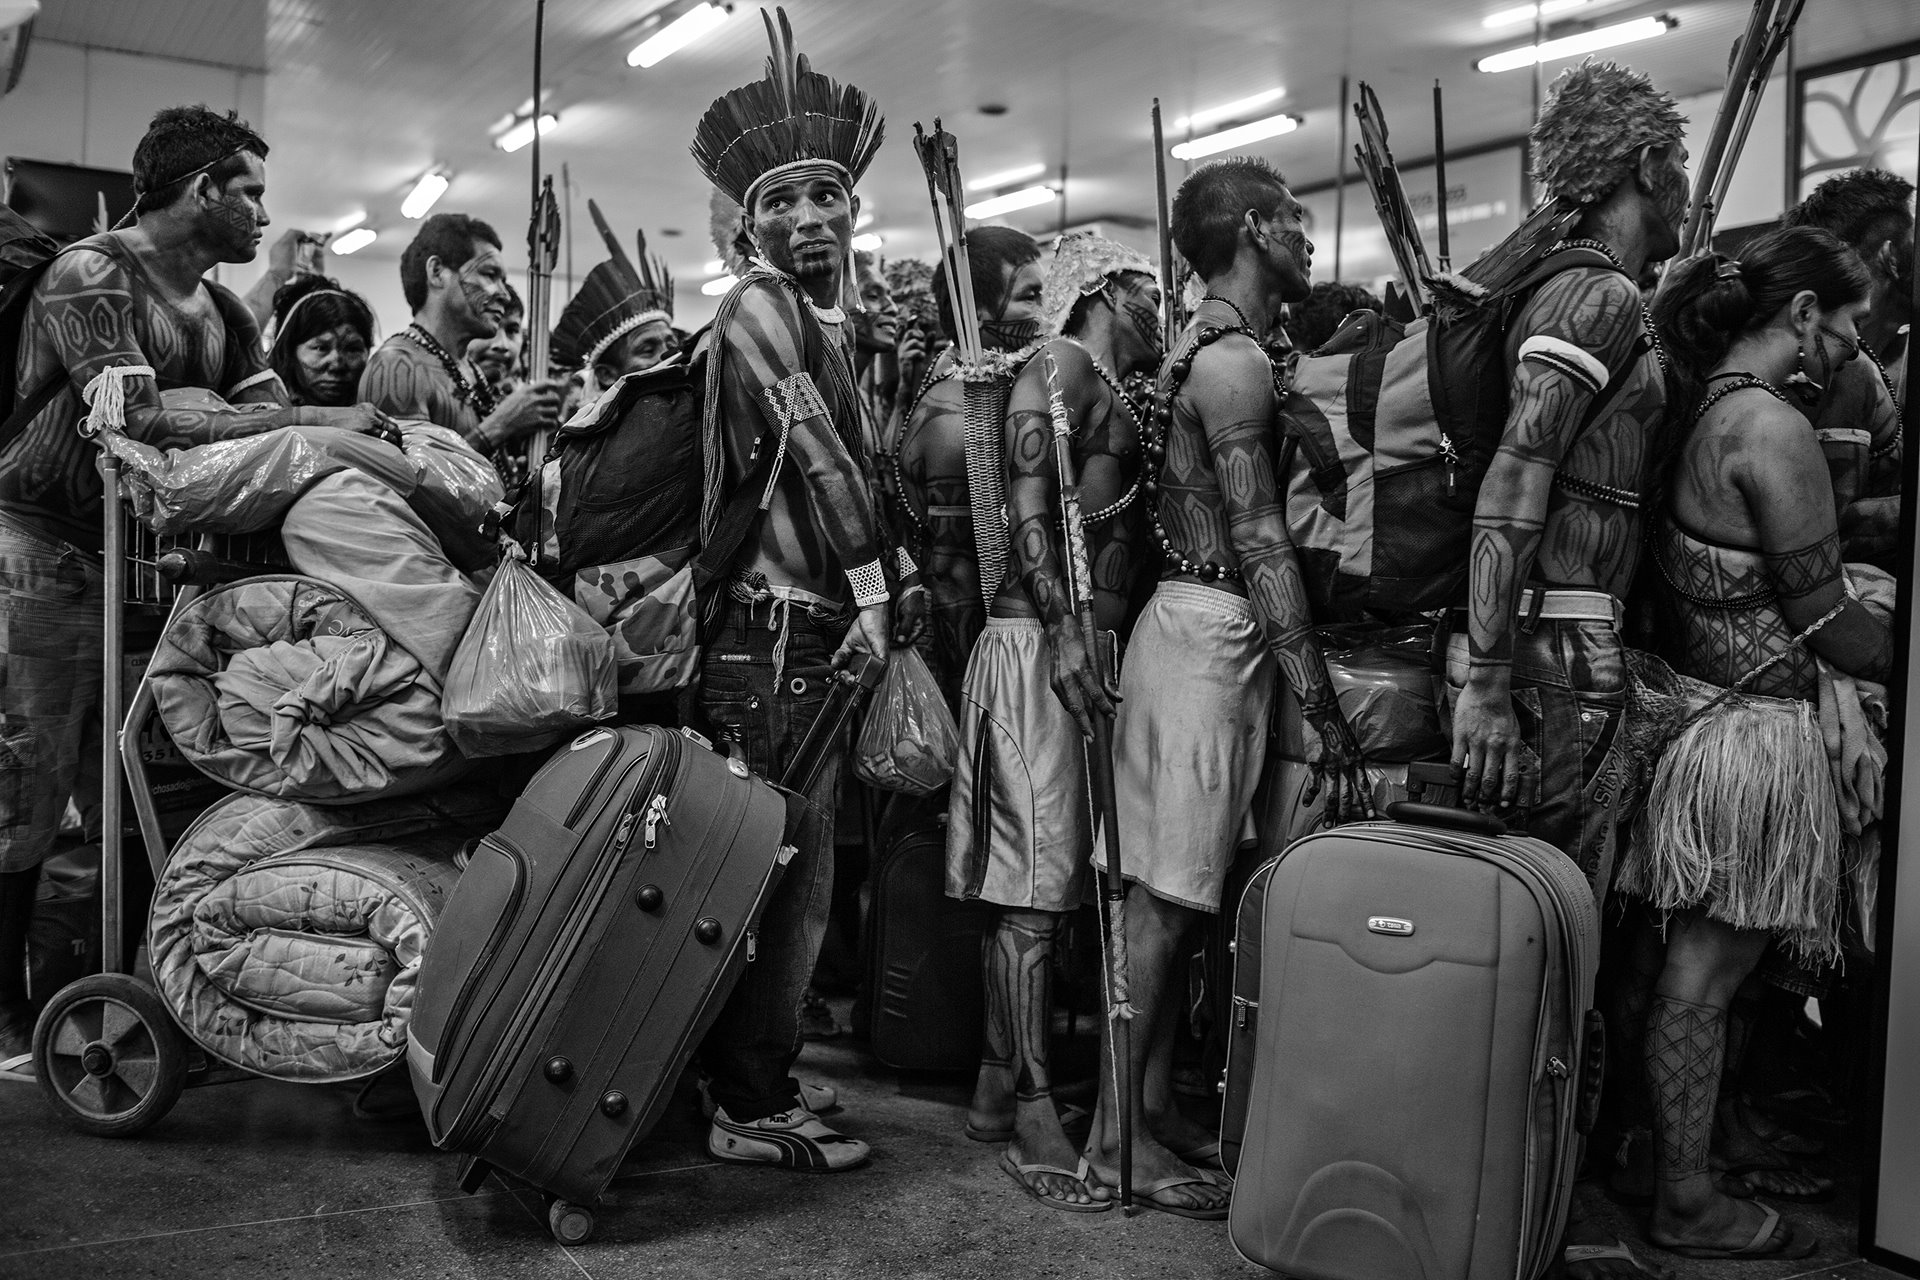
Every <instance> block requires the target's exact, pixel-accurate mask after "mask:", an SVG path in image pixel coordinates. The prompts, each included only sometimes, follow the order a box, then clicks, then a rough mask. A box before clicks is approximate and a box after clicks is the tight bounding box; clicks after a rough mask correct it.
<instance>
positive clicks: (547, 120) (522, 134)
mask: <svg viewBox="0 0 1920 1280" xmlns="http://www.w3.org/2000/svg"><path fill="white" fill-rule="evenodd" d="M559 123H560V117H559V116H556V115H552V114H548V115H543V116H541V117H540V136H541V137H543V138H544V137H546V136H547V135H548V134H550V133H552V132H553V128H554V126H555V125H557V124H559ZM532 141H533V121H532V119H530V118H529V119H525V120H520V121H517V122H516V123H515V124H514V126H513V127H512V128H511V129H508V130H507V131H506V132H505V133H503V134H501V135H500V136H499V137H497V138H495V139H494V140H493V145H494V146H496V147H498V148H500V149H501V150H502V151H505V152H506V153H508V154H509V155H511V154H512V153H514V152H515V151H518V150H519V149H520V148H522V147H524V146H526V145H527V144H528V143H529V142H532Z"/></svg>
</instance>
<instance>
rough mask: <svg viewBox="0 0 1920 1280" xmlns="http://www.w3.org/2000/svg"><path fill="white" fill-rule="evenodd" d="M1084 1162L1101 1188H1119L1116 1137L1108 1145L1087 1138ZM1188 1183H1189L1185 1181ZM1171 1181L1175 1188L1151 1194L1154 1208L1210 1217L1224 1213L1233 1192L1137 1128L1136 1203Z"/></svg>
mask: <svg viewBox="0 0 1920 1280" xmlns="http://www.w3.org/2000/svg"><path fill="white" fill-rule="evenodd" d="M1086 1157H1087V1162H1088V1163H1089V1164H1091V1165H1092V1166H1093V1173H1094V1176H1095V1177H1096V1178H1098V1179H1099V1180H1100V1182H1101V1183H1102V1185H1104V1186H1106V1187H1109V1188H1113V1189H1114V1190H1115V1191H1117V1190H1118V1189H1119V1186H1120V1142H1119V1139H1118V1137H1117V1136H1116V1137H1115V1138H1114V1139H1113V1140H1112V1141H1111V1142H1108V1141H1105V1140H1102V1139H1100V1138H1099V1137H1097V1136H1096V1137H1092V1138H1089V1140H1088V1142H1087V1151H1086ZM1188 1179H1191V1181H1187V1180H1188ZM1169 1180H1172V1181H1174V1182H1176V1183H1177V1184H1178V1185H1174V1186H1169V1187H1166V1188H1164V1189H1162V1190H1160V1191H1158V1192H1156V1193H1155V1194H1154V1197H1153V1198H1154V1201H1155V1204H1156V1207H1159V1208H1167V1207H1169V1206H1171V1207H1173V1208H1176V1209H1184V1210H1188V1211H1198V1212H1203V1213H1212V1212H1219V1211H1223V1210H1225V1209H1226V1207H1227V1203H1228V1201H1229V1200H1231V1199H1232V1198H1233V1196H1232V1191H1231V1190H1230V1189H1229V1188H1227V1187H1224V1186H1222V1185H1221V1184H1220V1183H1218V1182H1215V1181H1214V1180H1213V1179H1212V1178H1211V1177H1209V1176H1208V1174H1207V1171H1206V1170H1204V1169H1196V1168H1194V1167H1193V1166H1192V1165H1190V1164H1188V1163H1187V1162H1186V1161H1184V1160H1182V1159H1180V1158H1179V1157H1178V1156H1176V1155H1174V1154H1173V1152H1171V1151H1169V1150H1167V1149H1166V1148H1165V1147H1163V1146H1161V1145H1160V1143H1159V1142H1158V1141H1156V1140H1155V1139H1154V1138H1153V1137H1152V1136H1151V1135H1150V1134H1148V1133H1145V1132H1142V1130H1141V1128H1138V1127H1136V1128H1135V1129H1134V1133H1133V1186H1134V1192H1135V1199H1138V1198H1139V1191H1140V1189H1141V1188H1143V1187H1150V1186H1152V1185H1153V1184H1154V1183H1156V1182H1165V1181H1169Z"/></svg>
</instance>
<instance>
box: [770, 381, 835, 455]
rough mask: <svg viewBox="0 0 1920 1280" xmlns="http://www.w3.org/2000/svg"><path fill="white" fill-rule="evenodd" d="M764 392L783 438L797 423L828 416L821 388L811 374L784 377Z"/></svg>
mask: <svg viewBox="0 0 1920 1280" xmlns="http://www.w3.org/2000/svg"><path fill="white" fill-rule="evenodd" d="M764 394H765V395H766V397H767V404H768V405H769V406H770V407H771V408H772V409H773V420H774V421H775V422H776V423H778V424H779V426H780V437H781V439H783V440H784V439H785V438H786V435H787V433H788V432H789V431H792V430H793V427H794V424H795V423H797V422H804V421H805V420H806V419H808V418H824V417H826V416H827V404H826V401H824V400H822V399H821V398H820V389H819V388H818V387H816V386H814V385H813V377H812V375H810V374H805V373H796V374H794V375H793V376H791V377H787V378H782V379H780V381H778V382H776V383H774V384H773V385H772V386H770V387H768V388H767V389H766V391H765V393H764Z"/></svg>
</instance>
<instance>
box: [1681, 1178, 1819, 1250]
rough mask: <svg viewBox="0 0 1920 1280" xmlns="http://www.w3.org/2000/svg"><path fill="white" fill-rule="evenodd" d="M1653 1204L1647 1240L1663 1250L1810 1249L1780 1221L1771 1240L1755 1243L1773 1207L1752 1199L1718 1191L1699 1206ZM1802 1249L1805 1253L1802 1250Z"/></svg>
mask: <svg viewBox="0 0 1920 1280" xmlns="http://www.w3.org/2000/svg"><path fill="white" fill-rule="evenodd" d="M1666 1199H1667V1197H1664V1196H1663V1197H1662V1202H1661V1203H1656V1204H1655V1205H1654V1208H1653V1216H1652V1218H1651V1219H1650V1220H1649V1222H1648V1224H1647V1226H1648V1230H1647V1239H1649V1240H1651V1241H1653V1243H1655V1244H1657V1245H1659V1246H1660V1247H1661V1248H1662V1249H1673V1250H1677V1251H1683V1252H1684V1251H1690V1250H1706V1251H1712V1252H1725V1253H1728V1254H1739V1255H1742V1256H1747V1257H1762V1256H1780V1257H1794V1258H1801V1257H1805V1256H1807V1254H1809V1253H1812V1252H1813V1248H1812V1247H1807V1246H1808V1245H1809V1241H1808V1240H1807V1238H1806V1237H1804V1236H1802V1235H1800V1234H1799V1233H1798V1232H1796V1231H1795V1230H1794V1228H1793V1226H1792V1224H1790V1223H1788V1222H1786V1221H1785V1220H1780V1221H1779V1224H1778V1226H1777V1227H1776V1228H1775V1230H1774V1232H1773V1235H1772V1237H1771V1238H1770V1239H1768V1240H1765V1241H1763V1242H1761V1243H1760V1244H1759V1245H1758V1246H1757V1247H1751V1246H1754V1237H1755V1236H1756V1235H1758V1234H1759V1233H1760V1229H1761V1227H1763V1226H1764V1225H1765V1224H1766V1222H1767V1220H1768V1217H1769V1215H1772V1216H1773V1217H1775V1218H1778V1215H1777V1214H1774V1213H1773V1211H1772V1210H1770V1209H1766V1208H1763V1207H1762V1206H1761V1205H1759V1204H1756V1203H1755V1202H1753V1201H1751V1200H1734V1199H1731V1198H1729V1197H1727V1196H1723V1195H1721V1194H1720V1193H1719V1192H1718V1191H1712V1192H1709V1193H1708V1194H1707V1195H1706V1196H1705V1197H1704V1198H1702V1199H1700V1200H1699V1202H1698V1207H1697V1208H1693V1207H1688V1208H1684V1209H1683V1208H1681V1207H1680V1206H1678V1205H1672V1204H1668V1203H1664V1201H1665V1200H1666ZM1802 1249H1804V1252H1802V1251H1801V1250H1802Z"/></svg>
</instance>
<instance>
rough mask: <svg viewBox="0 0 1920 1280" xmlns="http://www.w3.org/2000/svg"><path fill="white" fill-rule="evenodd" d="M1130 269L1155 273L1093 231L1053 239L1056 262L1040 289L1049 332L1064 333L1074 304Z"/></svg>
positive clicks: (1136, 256)
mask: <svg viewBox="0 0 1920 1280" xmlns="http://www.w3.org/2000/svg"><path fill="white" fill-rule="evenodd" d="M1128 272H1138V273H1141V274H1144V275H1149V276H1150V275H1153V274H1154V270H1153V263H1151V262H1149V261H1148V260H1147V259H1146V258H1144V257H1142V256H1141V255H1140V254H1138V253H1136V252H1134V251H1133V250H1132V249H1129V248H1127V246H1125V245H1123V244H1121V243H1119V242H1118V241H1115V240H1109V239H1107V238H1106V237H1105V236H1098V235H1095V234H1094V233H1093V232H1091V231H1074V232H1071V233H1069V234H1067V235H1064V236H1060V237H1059V238H1057V239H1056V240H1054V242H1053V261H1052V262H1051V263H1049V264H1048V265H1047V278H1046V283H1045V284H1044V285H1042V286H1041V291H1040V314H1041V320H1042V322H1043V323H1044V324H1045V325H1046V331H1047V333H1049V334H1055V335H1057V334H1059V333H1061V332H1062V331H1063V330H1064V329H1065V328H1066V325H1067V317H1068V316H1070V315H1072V314H1073V304H1074V303H1076V302H1078V301H1080V299H1082V298H1084V297H1086V296H1087V295H1088V294H1091V293H1097V292H1098V291H1099V290H1100V289H1102V288H1104V287H1105V285H1106V283H1107V281H1108V280H1109V279H1111V278H1112V277H1114V276H1117V275H1124V274H1126V273H1128Z"/></svg>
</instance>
